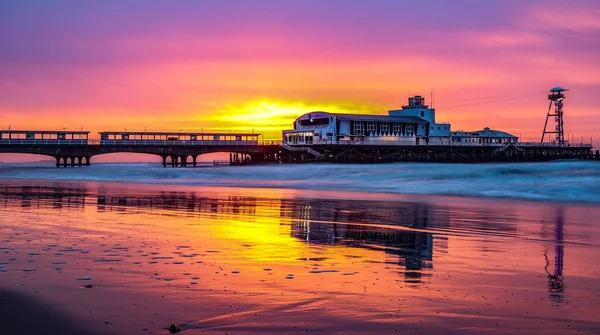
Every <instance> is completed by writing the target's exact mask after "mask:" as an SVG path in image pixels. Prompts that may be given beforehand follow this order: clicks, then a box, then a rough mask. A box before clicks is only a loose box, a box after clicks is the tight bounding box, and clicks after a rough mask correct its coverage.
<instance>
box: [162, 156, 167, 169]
mask: <svg viewBox="0 0 600 335" xmlns="http://www.w3.org/2000/svg"><path fill="white" fill-rule="evenodd" d="M161 157H162V166H163V167H167V156H161Z"/></svg>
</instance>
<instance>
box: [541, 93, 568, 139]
mask: <svg viewBox="0 0 600 335" xmlns="http://www.w3.org/2000/svg"><path fill="white" fill-rule="evenodd" d="M565 91H568V89H564V88H562V87H558V86H557V87H554V88H553V89H551V90H550V94H549V95H548V100H550V105H549V106H548V114H547V115H546V123H545V124H544V132H543V133H542V139H541V141H540V144H541V143H544V137H545V136H546V134H556V137H555V138H554V140H552V142H553V143H556V144H558V145H559V146H561V147H562V146H564V145H565V124H564V122H563V101H564V100H565V94H564V93H563V92H565ZM552 103H554V112H551V111H550V110H551V109H552ZM551 116H553V117H554V122H555V123H556V125H555V127H554V130H553V129H552V128H550V129H548V119H550V117H551Z"/></svg>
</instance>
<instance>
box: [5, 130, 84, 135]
mask: <svg viewBox="0 0 600 335" xmlns="http://www.w3.org/2000/svg"><path fill="white" fill-rule="evenodd" d="M0 133H11V134H28V133H29V134H31V133H33V134H77V135H85V134H89V133H90V132H89V131H79V130H77V131H72V130H12V129H11V130H8V129H6V130H0Z"/></svg>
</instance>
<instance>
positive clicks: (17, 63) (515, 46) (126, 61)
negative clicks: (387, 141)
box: [0, 0, 600, 146]
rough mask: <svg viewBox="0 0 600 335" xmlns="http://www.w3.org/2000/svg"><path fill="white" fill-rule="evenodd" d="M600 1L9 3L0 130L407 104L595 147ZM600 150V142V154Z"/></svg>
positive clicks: (215, 119)
mask: <svg viewBox="0 0 600 335" xmlns="http://www.w3.org/2000/svg"><path fill="white" fill-rule="evenodd" d="M598 18H600V1H596V0H589V1H585V0H570V1H553V0H530V1H525V0H488V1H480V0H453V1H447V0H378V1H352V0H345V1H340V0H328V1H322V0H318V1H317V0H286V1H280V0H261V1H247V0H239V1H234V0H194V1H185V0H180V1H153V0H144V1H135V0H131V1H126V2H125V1H79V0H70V1H61V0H55V1H46V0H43V1H41V0H40V1H33V0H32V1H29V0H18V1H17V0H15V1H12V0H3V1H2V2H0V129H6V128H8V126H9V125H10V126H11V128H12V129H35V130H38V129H39V130H42V129H44V130H60V129H63V128H66V129H73V130H79V129H80V128H82V127H83V129H84V130H89V131H91V132H92V137H98V135H97V133H98V132H99V131H120V130H125V129H127V130H128V131H142V130H144V129H146V130H147V131H174V130H182V131H226V132H228V131H234V132H235V131H248V130H251V129H254V130H255V131H256V132H259V133H262V134H263V137H264V138H265V139H279V138H280V137H281V130H282V129H289V128H291V127H292V122H293V120H294V119H295V118H296V117H298V116H299V115H302V114H304V113H307V112H310V111H313V110H325V111H330V112H349V113H373V114H385V113H387V111H388V110H390V109H397V108H399V107H400V106H402V105H404V104H406V102H407V98H408V96H409V95H415V94H420V95H423V96H425V97H426V99H427V100H430V96H431V91H432V90H434V91H435V107H436V110H437V119H438V121H447V122H451V124H452V129H453V130H465V131H468V130H478V129H482V128H483V127H490V128H493V129H500V130H504V131H507V132H510V133H512V134H515V135H517V136H520V137H521V138H522V139H523V140H525V141H539V139H540V137H541V133H542V129H543V125H544V121H545V118H546V112H547V110H548V101H547V92H548V90H549V89H551V88H552V87H554V86H562V87H565V88H569V89H570V91H568V92H566V96H567V98H566V100H565V107H564V110H565V128H566V131H565V132H566V135H567V136H569V137H570V138H573V139H574V141H575V142H576V143H579V142H581V140H582V139H583V141H584V142H586V143H589V142H590V140H593V139H594V138H596V137H597V139H596V140H595V141H598V143H600V132H599V131H598V129H599V126H600V115H599V113H598V111H597V106H600V94H599V92H600V61H599V59H600V19H598ZM595 146H597V145H595Z"/></svg>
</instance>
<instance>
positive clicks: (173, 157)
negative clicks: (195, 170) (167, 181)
mask: <svg viewBox="0 0 600 335" xmlns="http://www.w3.org/2000/svg"><path fill="white" fill-rule="evenodd" d="M176 166H177V156H175V155H171V167H176Z"/></svg>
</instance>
